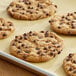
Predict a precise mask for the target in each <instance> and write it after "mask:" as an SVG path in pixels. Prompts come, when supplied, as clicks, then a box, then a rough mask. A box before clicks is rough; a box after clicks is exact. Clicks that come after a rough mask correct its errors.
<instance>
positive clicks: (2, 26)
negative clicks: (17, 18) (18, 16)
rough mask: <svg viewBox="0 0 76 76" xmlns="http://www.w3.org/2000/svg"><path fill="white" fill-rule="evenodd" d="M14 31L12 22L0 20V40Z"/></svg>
mask: <svg viewBox="0 0 76 76" xmlns="http://www.w3.org/2000/svg"><path fill="white" fill-rule="evenodd" d="M14 30H15V28H14V25H13V23H12V22H10V21H6V20H5V19H3V18H0V39H4V38H7V37H8V36H9V35H10V34H11V33H12V32H13V31H14Z"/></svg>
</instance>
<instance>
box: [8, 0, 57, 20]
mask: <svg viewBox="0 0 76 76" xmlns="http://www.w3.org/2000/svg"><path fill="white" fill-rule="evenodd" d="M56 8H57V5H55V4H53V3H52V2H51V1H50V0H16V1H13V2H11V3H10V5H9V6H8V8H7V12H8V14H9V15H10V16H12V17H13V18H15V19H20V20H37V19H42V18H46V17H49V16H52V15H54V14H55V12H56Z"/></svg>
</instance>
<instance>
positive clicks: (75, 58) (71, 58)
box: [63, 53, 76, 76]
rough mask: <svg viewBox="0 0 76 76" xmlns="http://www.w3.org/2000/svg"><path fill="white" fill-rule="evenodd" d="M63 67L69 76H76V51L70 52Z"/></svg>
mask: <svg viewBox="0 0 76 76" xmlns="http://www.w3.org/2000/svg"><path fill="white" fill-rule="evenodd" d="M63 67H64V70H65V71H66V73H67V75H68V76H76V53H70V54H69V55H68V56H67V57H66V58H65V59H64V63H63Z"/></svg>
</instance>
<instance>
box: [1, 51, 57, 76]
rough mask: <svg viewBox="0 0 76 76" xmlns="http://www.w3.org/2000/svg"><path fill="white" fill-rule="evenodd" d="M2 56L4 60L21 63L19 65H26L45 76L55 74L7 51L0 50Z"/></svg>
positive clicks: (53, 75) (54, 75)
mask: <svg viewBox="0 0 76 76" xmlns="http://www.w3.org/2000/svg"><path fill="white" fill-rule="evenodd" d="M2 57H4V58H6V59H4V60H6V61H9V60H11V61H14V62H17V63H19V64H21V65H23V66H26V67H28V68H30V69H32V70H34V71H36V72H39V73H42V74H44V75H45V76H57V75H56V74H55V73H54V72H50V71H48V70H45V69H43V68H40V67H38V66H36V65H34V64H31V63H30V62H27V61H24V60H21V59H19V58H17V57H15V56H12V55H10V54H8V53H6V52H4V51H1V50H0V58H2ZM2 59H3V58H2ZM7 59H8V60H7Z"/></svg>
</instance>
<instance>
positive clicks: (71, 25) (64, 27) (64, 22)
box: [49, 12, 76, 35]
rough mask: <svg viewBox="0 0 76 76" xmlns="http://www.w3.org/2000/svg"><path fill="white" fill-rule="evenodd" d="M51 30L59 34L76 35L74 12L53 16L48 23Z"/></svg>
mask: <svg viewBox="0 0 76 76" xmlns="http://www.w3.org/2000/svg"><path fill="white" fill-rule="evenodd" d="M49 22H50V26H51V28H52V29H53V30H54V31H55V32H57V33H60V34H67V35H76V12H72V13H68V14H66V15H62V16H58V15H56V16H54V17H53V18H52V20H50V21H49Z"/></svg>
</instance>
